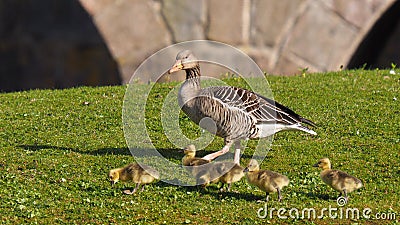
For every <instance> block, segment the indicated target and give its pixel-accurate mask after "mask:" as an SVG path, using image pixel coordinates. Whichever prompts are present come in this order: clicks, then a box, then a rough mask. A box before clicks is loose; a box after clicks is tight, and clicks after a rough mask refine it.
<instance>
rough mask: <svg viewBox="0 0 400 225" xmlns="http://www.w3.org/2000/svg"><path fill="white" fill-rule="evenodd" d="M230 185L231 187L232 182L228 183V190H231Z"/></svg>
mask: <svg viewBox="0 0 400 225" xmlns="http://www.w3.org/2000/svg"><path fill="white" fill-rule="evenodd" d="M231 187H232V183H229V184H228V192H230V191H231Z"/></svg>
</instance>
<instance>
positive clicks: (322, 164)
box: [313, 158, 331, 170]
mask: <svg viewBox="0 0 400 225" xmlns="http://www.w3.org/2000/svg"><path fill="white" fill-rule="evenodd" d="M313 167H319V168H321V169H323V170H327V169H330V168H331V161H329V159H328V158H322V159H320V160H318V162H317V163H315V164H314V165H313Z"/></svg>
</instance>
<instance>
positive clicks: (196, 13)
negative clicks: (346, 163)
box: [80, 0, 400, 82]
mask: <svg viewBox="0 0 400 225" xmlns="http://www.w3.org/2000/svg"><path fill="white" fill-rule="evenodd" d="M80 2H81V3H82V5H83V6H84V7H85V8H86V9H87V10H88V12H89V14H91V15H92V17H93V19H94V21H95V23H96V24H97V26H98V28H99V30H100V31H101V33H102V34H103V36H104V38H105V40H107V43H108V46H109V48H110V49H111V52H112V53H113V55H114V56H115V59H116V61H117V62H118V63H119V65H120V70H121V71H122V74H123V76H124V78H123V80H124V81H125V82H127V81H128V80H129V77H130V75H131V74H132V72H133V71H134V69H135V67H136V66H137V65H138V64H139V63H140V62H141V61H142V60H143V59H144V58H145V57H147V56H149V55H150V54H152V53H154V52H155V51H157V50H158V49H160V48H162V47H164V46H167V45H169V44H173V43H176V42H180V41H186V40H192V39H209V40H215V41H221V42H225V43H227V44H231V45H233V46H236V47H239V48H240V49H242V50H243V51H244V52H246V53H248V54H249V55H250V56H251V57H252V58H253V59H254V60H255V61H256V62H257V63H258V64H259V65H260V67H261V68H262V69H264V70H266V71H267V72H269V73H273V74H284V75H290V74H296V73H299V69H301V68H308V69H309V71H312V72H317V71H332V70H338V69H339V68H340V67H341V66H344V67H347V66H350V67H357V66H359V65H360V64H361V65H362V64H363V63H365V62H367V63H370V62H371V61H370V60H369V59H367V58H365V57H364V55H365V54H366V51H368V50H369V49H372V48H373V46H377V43H375V42H374V41H373V40H375V39H373V38H372V39H371V38H369V37H370V36H371V34H373V33H375V34H376V35H383V34H379V32H377V31H378V30H379V29H376V27H379V26H381V25H379V24H382V23H383V24H392V25H393V24H397V23H398V22H399V21H400V19H399V16H395V15H400V11H399V7H398V5H399V2H398V1H397V2H396V1H395V0H366V1H359V0H326V1H320V0H280V1H263V0H252V1H250V0H218V1H213V0H199V1H182V0H154V1H143V0H125V1H124V0H121V1H117V2H118V3H116V2H113V1H96V0H80ZM221 12H224V13H221ZM388 12H389V13H388ZM390 12H391V13H390ZM393 12H394V13H393ZM396 13H397V14H396ZM133 15H134V16H133ZM385 15H389V16H385ZM382 18H384V19H383V20H381V19H382ZM110 21H112V22H110ZM379 21H381V22H379ZM115 23H117V24H118V25H114V26H110V25H111V24H115ZM141 24H146V26H145V27H142V26H140V25H141ZM393 26H394V25H393ZM374 27H375V28H374ZM121 33H124V34H121ZM388 35H390V34H388ZM394 35H395V34H394ZM397 37H398V34H397ZM366 39H367V41H366ZM368 39H369V40H372V41H368ZM392 39H394V38H393V37H392ZM380 40H383V39H380ZM391 46H392V47H394V48H397V50H399V48H400V47H399V43H394V44H393V43H392V45H391ZM375 49H377V48H375ZM378 49H379V48H378ZM397 52H400V51H397ZM396 57H399V55H398V54H397V55H395V56H392V58H391V59H390V60H397V63H399V60H398V58H396ZM172 60H173V59H171V61H172ZM387 60H389V59H387ZM386 63H387V65H386V67H389V66H390V62H389V61H387V62H386ZM371 65H374V64H372V63H371ZM380 66H381V67H382V66H385V65H380Z"/></svg>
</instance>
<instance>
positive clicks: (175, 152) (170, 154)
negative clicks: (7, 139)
mask: <svg viewBox="0 0 400 225" xmlns="http://www.w3.org/2000/svg"><path fill="white" fill-rule="evenodd" d="M17 147H19V148H22V149H24V150H29V151H40V150H44V149H53V150H61V151H73V152H76V153H80V154H87V155H96V156H97V155H132V154H131V152H130V151H129V148H101V149H96V150H93V151H91V150H81V149H78V148H70V147H60V146H52V145H18V146H17ZM147 150H148V149H144V148H143V149H136V151H140V156H141V157H146V156H154V154H152V152H153V151H151V152H150V153H148V154H147V152H149V151H147ZM157 151H158V152H159V153H160V154H161V155H162V156H163V157H165V158H169V159H176V160H181V159H182V157H183V156H184V154H183V152H182V151H181V150H180V149H165V148H161V149H157Z"/></svg>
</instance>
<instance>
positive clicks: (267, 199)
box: [265, 192, 269, 202]
mask: <svg viewBox="0 0 400 225" xmlns="http://www.w3.org/2000/svg"><path fill="white" fill-rule="evenodd" d="M266 195H267V198H266V199H265V201H266V202H268V201H269V192H266Z"/></svg>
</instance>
